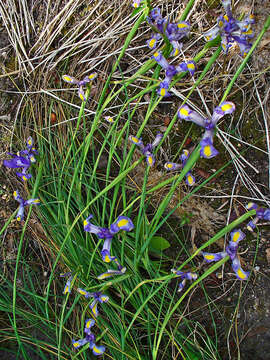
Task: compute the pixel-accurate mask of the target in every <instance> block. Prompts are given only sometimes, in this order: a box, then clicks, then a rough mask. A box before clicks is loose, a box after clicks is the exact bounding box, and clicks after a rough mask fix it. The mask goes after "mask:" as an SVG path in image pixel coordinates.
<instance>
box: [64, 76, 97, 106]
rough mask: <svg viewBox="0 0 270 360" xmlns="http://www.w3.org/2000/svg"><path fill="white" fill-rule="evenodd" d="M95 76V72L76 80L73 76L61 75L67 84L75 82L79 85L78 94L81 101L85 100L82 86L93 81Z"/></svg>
mask: <svg viewBox="0 0 270 360" xmlns="http://www.w3.org/2000/svg"><path fill="white" fill-rule="evenodd" d="M96 77H97V73H92V74H90V75H87V76H85V77H84V78H83V80H77V79H75V78H74V77H73V76H69V75H63V76H62V79H63V80H64V81H66V82H67V83H69V84H75V85H78V86H79V89H78V96H79V98H80V99H81V100H82V101H86V97H85V93H84V90H83V87H84V86H86V84H88V83H89V82H91V81H93V80H94V79H95V78H96Z"/></svg>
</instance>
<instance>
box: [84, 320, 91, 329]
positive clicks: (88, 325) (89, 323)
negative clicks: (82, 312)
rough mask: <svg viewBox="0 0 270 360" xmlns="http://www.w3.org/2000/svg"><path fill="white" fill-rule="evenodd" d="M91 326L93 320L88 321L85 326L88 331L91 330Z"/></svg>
mask: <svg viewBox="0 0 270 360" xmlns="http://www.w3.org/2000/svg"><path fill="white" fill-rule="evenodd" d="M90 325H91V320H88V321H87V323H86V324H85V327H86V328H87V329H89V328H90Z"/></svg>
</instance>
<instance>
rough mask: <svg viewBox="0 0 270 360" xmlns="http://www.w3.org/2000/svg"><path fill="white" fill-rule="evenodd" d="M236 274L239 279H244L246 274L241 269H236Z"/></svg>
mask: <svg viewBox="0 0 270 360" xmlns="http://www.w3.org/2000/svg"><path fill="white" fill-rule="evenodd" d="M237 275H238V276H239V277H240V279H242V280H245V279H246V278H247V275H246V274H245V273H244V272H243V271H242V270H241V269H237Z"/></svg>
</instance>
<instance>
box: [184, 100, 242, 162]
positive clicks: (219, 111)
mask: <svg viewBox="0 0 270 360" xmlns="http://www.w3.org/2000/svg"><path fill="white" fill-rule="evenodd" d="M234 110H235V105H234V104H233V103H232V102H229V101H224V102H223V103H221V104H220V105H219V106H217V107H216V108H215V109H214V112H213V115H212V117H211V118H210V119H209V118H203V117H202V116H201V115H199V114H198V113H197V112H196V111H193V110H191V109H190V108H189V106H188V105H183V106H181V107H180V108H179V109H178V117H179V118H180V119H184V120H186V121H192V122H193V123H195V124H197V125H199V126H202V127H203V128H205V132H204V135H203V138H202V140H201V142H200V144H201V151H200V155H201V157H204V158H206V159H211V158H212V157H214V156H216V155H217V154H218V151H217V150H216V149H215V148H214V146H213V137H214V129H215V127H216V125H217V122H218V120H219V119H221V118H222V117H223V116H224V115H226V114H231V113H233V112H234Z"/></svg>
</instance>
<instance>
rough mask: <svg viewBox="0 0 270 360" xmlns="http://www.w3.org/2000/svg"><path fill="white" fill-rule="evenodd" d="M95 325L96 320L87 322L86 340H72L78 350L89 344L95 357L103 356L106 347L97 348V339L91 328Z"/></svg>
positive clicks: (85, 328) (87, 320) (85, 329)
mask: <svg viewBox="0 0 270 360" xmlns="http://www.w3.org/2000/svg"><path fill="white" fill-rule="evenodd" d="M94 325H95V320H93V319H86V320H85V327H84V332H85V334H86V336H85V338H83V339H80V340H72V344H73V346H74V347H75V348H76V349H77V348H79V347H81V346H83V345H85V344H87V343H88V344H89V348H90V349H91V350H92V351H93V354H94V355H102V354H103V353H104V351H105V347H104V346H97V345H96V343H95V342H96V337H95V335H94V334H93V333H92V332H91V327H93V326H94Z"/></svg>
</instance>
